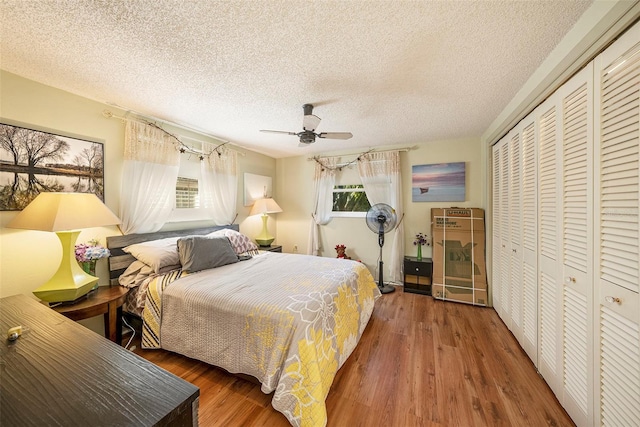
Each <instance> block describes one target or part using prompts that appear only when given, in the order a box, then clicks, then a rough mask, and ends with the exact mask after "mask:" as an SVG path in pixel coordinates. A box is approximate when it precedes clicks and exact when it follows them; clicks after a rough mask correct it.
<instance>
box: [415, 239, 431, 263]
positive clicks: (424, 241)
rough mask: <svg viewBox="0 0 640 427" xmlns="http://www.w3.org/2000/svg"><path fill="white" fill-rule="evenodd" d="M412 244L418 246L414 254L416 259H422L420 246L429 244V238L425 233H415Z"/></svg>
mask: <svg viewBox="0 0 640 427" xmlns="http://www.w3.org/2000/svg"><path fill="white" fill-rule="evenodd" d="M413 245H414V246H417V247H418V253H417V255H416V259H417V260H418V261H422V246H423V245H426V246H429V245H430V243H429V238H428V237H427V235H426V234H422V233H418V234H416V238H415V239H414V241H413Z"/></svg>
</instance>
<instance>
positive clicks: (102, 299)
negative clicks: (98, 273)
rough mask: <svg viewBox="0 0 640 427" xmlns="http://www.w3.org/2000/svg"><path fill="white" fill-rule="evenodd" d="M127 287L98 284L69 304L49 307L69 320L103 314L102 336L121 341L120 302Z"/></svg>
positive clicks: (122, 300)
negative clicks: (82, 296)
mask: <svg viewBox="0 0 640 427" xmlns="http://www.w3.org/2000/svg"><path fill="white" fill-rule="evenodd" d="M127 292H129V289H127V288H125V287H123V286H98V289H96V290H95V291H91V292H89V293H88V294H87V297H86V298H82V299H80V300H79V301H78V302H75V303H71V304H64V303H63V304H60V305H56V306H54V307H50V308H51V309H52V310H55V311H57V312H58V313H60V314H62V315H63V316H65V317H67V318H69V319H71V320H82V319H88V318H89V317H94V316H98V315H100V314H104V336H105V337H106V338H109V339H110V340H111V341H113V342H116V343H118V344H121V342H122V304H124V300H125V298H126V297H127Z"/></svg>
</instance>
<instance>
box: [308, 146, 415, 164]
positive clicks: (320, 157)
mask: <svg viewBox="0 0 640 427" xmlns="http://www.w3.org/2000/svg"><path fill="white" fill-rule="evenodd" d="M414 148H416V146H415V145H414V146H411V147H400V148H390V149H388V150H376V149H375V148H370V149H369V150H365V151H361V152H359V153H349V154H335V155H333V156H329V155H327V156H314V157H307V161H311V160H315V159H328V158H329V157H342V156H346V157H349V156H360V155H362V154H365V153H367V152H369V153H386V152H389V151H402V152H406V151H409V150H413V149H414Z"/></svg>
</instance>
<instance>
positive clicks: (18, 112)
mask: <svg viewBox="0 0 640 427" xmlns="http://www.w3.org/2000/svg"><path fill="white" fill-rule="evenodd" d="M0 79H1V80H0V100H1V101H0V118H1V119H2V121H3V122H5V123H10V124H17V125H24V126H27V127H30V128H34V129H39V130H44V131H50V132H53V133H58V134H62V135H67V136H76V137H81V138H83V139H90V140H93V141H98V142H102V143H104V149H105V203H106V205H107V206H109V208H111V210H113V211H114V212H115V213H116V214H117V213H118V211H119V209H120V205H119V198H120V197H119V195H120V185H121V181H120V176H121V172H122V154H121V153H122V150H123V138H124V123H123V122H122V121H121V120H117V119H108V118H105V117H104V116H103V115H102V112H103V110H105V109H108V110H110V111H112V112H113V113H114V114H116V115H120V116H121V115H124V112H123V111H120V110H118V109H116V108H113V107H111V106H109V105H106V104H103V103H100V102H96V101H92V100H89V99H86V98H83V97H79V96H76V95H73V94H70V93H68V92H65V91H62V90H58V89H55V88H52V87H49V86H45V85H42V84H39V83H36V82H33V81H31V80H27V79H24V78H22V77H19V76H16V75H14V74H11V73H7V72H1V74H0ZM167 129H168V130H170V131H172V132H175V133H179V134H186V135H188V136H191V137H194V138H196V139H200V140H203V139H204V140H206V139H207V138H206V137H203V136H202V135H194V134H190V133H189V132H186V131H184V130H181V129H174V128H170V127H168V128H167ZM239 151H241V152H242V153H243V154H244V155H241V156H239V157H238V159H239V160H238V166H239V170H238V204H237V205H238V206H237V207H238V218H237V219H236V222H237V223H239V224H240V227H241V231H242V232H244V233H245V234H247V235H248V236H250V237H252V236H255V235H256V234H258V232H259V231H260V229H261V226H262V223H261V221H260V217H259V216H253V217H248V216H247V215H248V213H249V210H250V207H245V206H244V203H243V176H244V172H250V173H253V174H258V175H265V176H271V177H272V178H273V188H274V191H273V195H274V198H275V199H276V200H277V202H278V203H279V204H280V206H281V207H282V209H283V211H284V212H282V213H279V214H275V215H271V218H270V220H269V229H270V232H271V233H272V234H273V235H274V236H276V240H275V242H274V244H280V245H283V247H284V251H285V252H294V247H295V246H297V252H299V253H306V251H307V241H308V235H309V226H310V220H311V213H310V211H311V206H312V203H313V200H312V199H313V194H312V191H313V184H312V176H313V168H314V162H312V161H308V160H307V156H305V155H301V156H298V157H291V158H285V159H278V160H275V159H273V158H270V157H268V156H264V155H262V154H258V153H255V152H251V151H247V150H242V149H239ZM329 154H330V153H329ZM343 158H344V159H347V160H348V159H349V157H348V156H343ZM351 158H353V156H352V157H351ZM460 161H464V162H466V167H467V200H466V201H465V202H464V203H455V205H456V206H474V207H484V206H483V205H482V200H483V196H482V194H483V193H484V188H482V182H483V180H482V176H483V175H482V174H483V173H485V171H484V170H483V167H484V166H483V163H482V161H481V151H480V144H479V140H476V139H468V140H457V141H433V142H425V143H423V144H419V145H417V146H416V147H414V148H412V149H411V150H409V151H408V152H403V153H401V165H402V173H403V198H404V205H405V215H406V216H405V219H404V221H405V239H406V247H405V251H404V252H405V253H406V254H415V247H414V246H413V245H412V241H413V236H414V235H415V233H417V232H426V233H429V234H430V224H429V215H430V209H431V208H432V207H442V206H447V204H443V203H413V202H412V201H411V166H412V165H417V164H429V163H439V162H460ZM194 164H195V165H196V166H195V167H197V165H198V164H197V163H194ZM448 205H451V204H448ZM15 215H16V213H15V212H0V226H1V227H2V228H1V235H0V297H4V296H9V295H14V294H18V293H23V294H26V295H30V296H32V294H31V291H32V290H33V289H35V288H37V287H38V286H40V285H41V284H42V283H43V282H45V281H46V280H47V279H48V278H49V277H50V276H51V275H52V274H53V273H54V272H55V270H56V268H57V266H58V265H59V262H60V257H61V248H60V245H59V242H58V240H57V237H56V236H55V235H54V234H52V233H44V232H36V231H23V230H12V229H8V228H4V226H5V225H6V224H7V223H8V222H9V221H10V220H11V219H12V218H13V217H14V216H15ZM204 225H211V222H208V221H198V222H187V223H185V222H181V223H169V224H167V225H166V226H165V227H164V228H165V229H180V228H188V227H192V226H204ZM113 234H119V230H118V229H117V227H104V228H97V229H88V230H84V231H83V232H82V233H81V234H80V237H79V239H78V242H84V241H87V240H89V239H92V238H95V237H97V238H99V239H101V240H102V242H104V238H105V237H106V236H108V235H113ZM391 237H392V236H388V240H387V241H388V242H390V241H391ZM321 239H322V242H323V244H324V248H323V251H322V255H323V256H329V257H333V256H335V250H334V246H335V245H336V244H338V243H342V244H344V245H346V246H347V247H348V250H347V253H348V255H349V256H351V257H353V258H356V259H361V260H362V261H363V262H364V263H365V264H367V266H368V267H369V268H370V270H371V271H372V273H375V269H376V266H377V258H378V246H377V238H376V236H375V235H374V234H373V233H372V232H371V231H370V230H369V229H368V228H367V226H366V224H365V221H364V219H363V218H335V219H333V220H332V221H331V222H330V223H329V224H328V225H327V226H325V227H323V228H322V232H321ZM390 250H391V245H385V252H384V261H385V262H386V261H387V260H388V256H389V251H390ZM430 254H431V252H430V249H427V250H425V251H424V256H430ZM97 273H98V275H99V276H100V284H102V285H106V284H107V283H108V272H107V263H106V261H105V260H101V261H100V262H99V263H98V269H97ZM93 320H94V325H93V326H91V325H90V327H92V329H96V330H101V328H102V323H101V319H99V318H96V319H93ZM89 323H91V322H89Z"/></svg>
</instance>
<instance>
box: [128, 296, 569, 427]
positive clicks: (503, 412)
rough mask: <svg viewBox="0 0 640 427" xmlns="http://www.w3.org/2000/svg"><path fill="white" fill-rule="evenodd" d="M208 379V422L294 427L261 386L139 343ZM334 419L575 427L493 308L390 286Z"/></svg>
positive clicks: (173, 367)
mask: <svg viewBox="0 0 640 427" xmlns="http://www.w3.org/2000/svg"><path fill="white" fill-rule="evenodd" d="M136 352H137V353H138V354H140V355H142V356H143V357H144V358H146V359H147V360H149V361H152V362H153V363H156V364H158V365H159V366H162V367H164V368H165V369H167V370H169V371H171V372H173V373H174V374H176V375H178V376H179V377H181V378H184V379H186V380H187V381H189V382H192V383H193V384H195V385H197V386H198V387H200V390H201V395H200V425H201V426H228V427H234V426H256V427H257V426H274V427H277V426H282V427H285V426H288V425H289V423H288V422H287V420H286V418H285V417H284V416H283V415H282V414H280V413H278V412H277V411H276V410H275V409H273V407H272V406H271V398H272V396H271V395H265V394H263V393H262V392H261V391H260V387H259V385H256V384H255V383H252V382H250V381H247V380H246V379H242V378H239V377H237V376H234V375H232V374H229V373H227V372H225V371H223V370H222V369H218V368H215V367H213V366H210V365H207V364H206V363H202V362H198V361H195V360H192V359H189V358H186V357H183V356H180V355H177V354H174V353H170V352H167V351H164V350H140V349H138V350H136ZM327 412H328V424H327V425H328V426H329V427H342V426H350V427H351V426H363V427H364V426H367V427H370V426H389V427H396V426H398V427H407V426H432V427H435V426H442V427H444V426H463V427H471V426H474V427H479V426H505V427H507V426H508V427H511V426H573V425H574V424H573V422H572V421H571V419H570V418H569V416H568V415H567V413H566V412H565V411H564V409H563V408H562V407H561V406H560V404H559V403H558V401H557V400H556V398H555V396H554V395H553V392H552V391H551V389H550V388H549V387H548V386H547V384H546V383H545V382H544V380H543V379H542V378H541V377H540V376H539V375H538V373H537V372H536V369H535V367H534V366H533V364H532V363H531V361H530V360H529V359H528V357H527V356H526V354H525V352H524V351H523V350H522V349H521V348H520V346H519V345H518V343H517V341H516V339H515V338H514V337H513V335H511V333H510V332H509V330H508V329H507V328H506V326H505V325H504V324H503V323H502V321H501V320H500V318H499V317H498V315H497V313H496V312H495V311H494V310H493V309H491V308H485V307H473V306H470V305H465V304H460V303H454V302H446V301H439V300H434V299H432V298H431V297H429V296H425V295H419V294H412V293H404V292H402V290H401V289H400V288H397V289H396V292H393V293H390V294H386V295H383V296H382V297H381V298H380V299H379V300H378V301H377V302H376V308H375V310H374V313H373V317H372V319H371V321H370V323H369V325H368V326H367V329H366V330H365V332H364V334H363V336H362V339H361V340H360V343H359V344H358V346H357V347H356V349H355V351H354V352H353V354H352V355H351V356H350V358H349V359H348V360H347V362H346V363H345V365H344V366H343V367H342V368H341V369H340V371H338V374H337V376H336V378H335V380H334V383H333V386H332V387H331V390H330V392H329V395H328V397H327Z"/></svg>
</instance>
